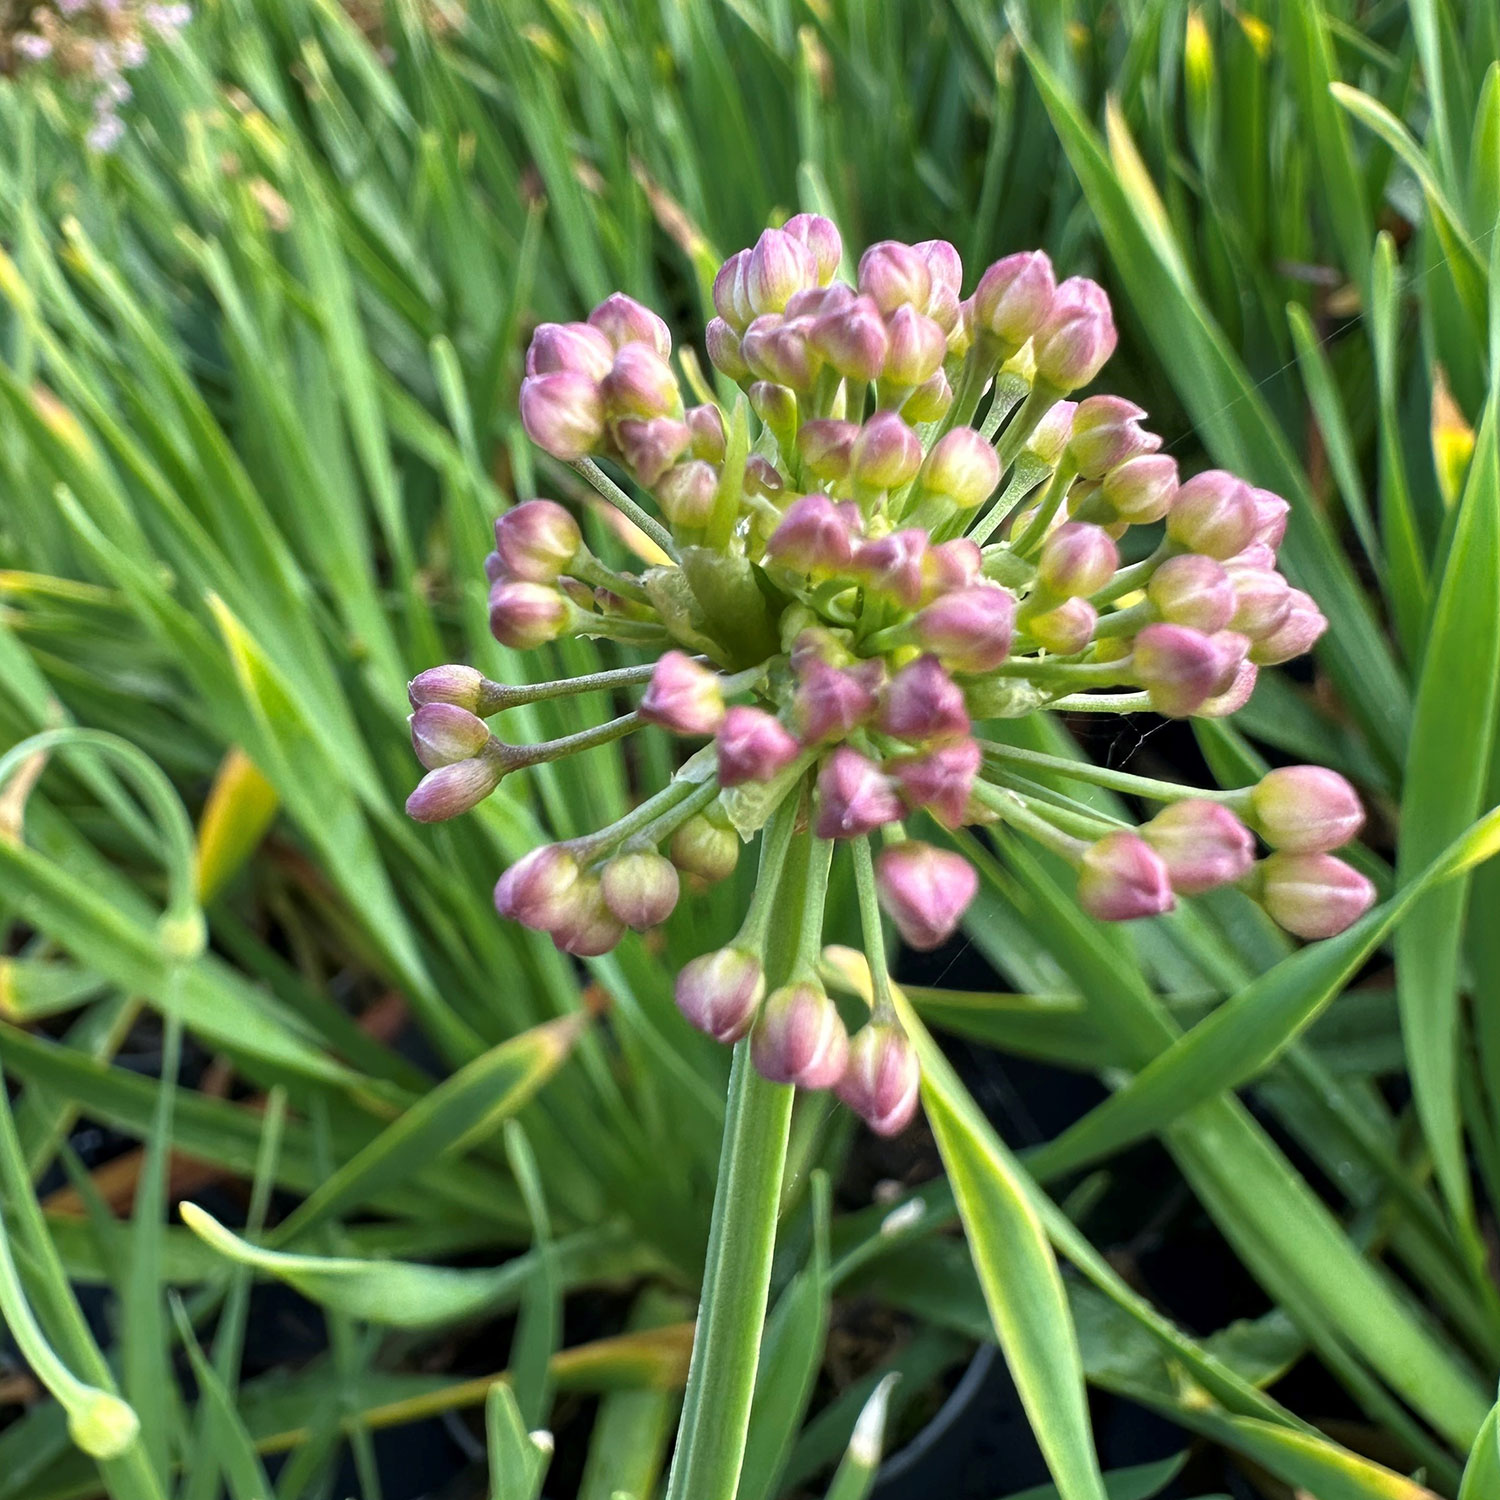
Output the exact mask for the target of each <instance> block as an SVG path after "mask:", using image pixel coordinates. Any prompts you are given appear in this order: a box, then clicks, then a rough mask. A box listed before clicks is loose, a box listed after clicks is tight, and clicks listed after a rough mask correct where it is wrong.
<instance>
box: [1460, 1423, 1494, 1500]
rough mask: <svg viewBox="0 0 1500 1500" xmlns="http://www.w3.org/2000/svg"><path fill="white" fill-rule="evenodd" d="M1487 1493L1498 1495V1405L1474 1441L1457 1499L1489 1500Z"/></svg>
mask: <svg viewBox="0 0 1500 1500" xmlns="http://www.w3.org/2000/svg"><path fill="white" fill-rule="evenodd" d="M1491 1495H1500V1405H1497V1406H1496V1407H1494V1409H1493V1410H1492V1411H1491V1412H1490V1414H1489V1416H1488V1417H1487V1418H1486V1419H1485V1423H1484V1426H1483V1427H1481V1428H1480V1429H1479V1436H1478V1437H1477V1438H1476V1439H1475V1440H1474V1449H1473V1451H1472V1452H1471V1453H1470V1454H1469V1461H1468V1463H1466V1464H1465V1465H1464V1482H1463V1485H1462V1487H1461V1488H1460V1489H1459V1492H1458V1500H1489V1497H1490V1496H1491Z"/></svg>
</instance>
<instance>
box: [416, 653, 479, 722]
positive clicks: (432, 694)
mask: <svg viewBox="0 0 1500 1500" xmlns="http://www.w3.org/2000/svg"><path fill="white" fill-rule="evenodd" d="M484 687H485V677H484V674H483V673H482V672H477V671H475V669H474V668H473V667H466V666H464V665H463V664H462V663H461V662H449V663H448V664H447V665H445V666H441V667H428V668H427V670H426V671H425V672H418V673H417V675H416V676H415V677H413V678H412V680H411V681H410V682H409V683H407V684H406V696H407V700H408V701H409V702H410V703H411V706H412V707H413V708H421V707H422V705H423V704H424V703H452V704H455V705H456V706H457V707H459V708H466V709H468V711H469V712H470V713H478V712H479V709H480V707H481V706H482V705H483V703H484Z"/></svg>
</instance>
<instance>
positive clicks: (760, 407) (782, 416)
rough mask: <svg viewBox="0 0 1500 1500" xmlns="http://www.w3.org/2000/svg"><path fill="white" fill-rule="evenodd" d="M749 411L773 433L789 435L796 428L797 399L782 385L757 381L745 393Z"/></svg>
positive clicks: (767, 381)
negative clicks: (747, 396) (747, 398)
mask: <svg viewBox="0 0 1500 1500" xmlns="http://www.w3.org/2000/svg"><path fill="white" fill-rule="evenodd" d="M747 394H748V395H749V397H750V406H751V409H752V410H753V411H754V412H755V415H756V416H758V417H759V418H760V419H761V421H762V422H764V423H765V424H766V426H767V427H769V428H770V429H771V430H772V432H775V433H787V434H790V433H792V432H794V431H795V430H796V426H797V398H796V396H795V395H794V394H793V393H792V391H791V390H790V389H789V388H788V387H787V386H784V385H776V384H775V383H774V382H773V381H770V380H757V381H756V382H755V383H754V384H753V385H752V386H751V387H750V389H749V391H748V393H747Z"/></svg>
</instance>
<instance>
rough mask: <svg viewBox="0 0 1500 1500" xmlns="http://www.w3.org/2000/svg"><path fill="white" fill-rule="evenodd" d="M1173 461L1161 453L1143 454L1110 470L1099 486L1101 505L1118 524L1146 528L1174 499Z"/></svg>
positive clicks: (1166, 509) (1174, 463)
mask: <svg viewBox="0 0 1500 1500" xmlns="http://www.w3.org/2000/svg"><path fill="white" fill-rule="evenodd" d="M1177 493H1178V486H1177V460H1176V459H1175V458H1168V457H1167V456H1166V454H1165V453H1143V454H1140V455H1138V456H1137V457H1135V458H1127V459H1126V460H1125V462H1124V463H1122V464H1120V465H1118V466H1117V467H1115V468H1113V469H1111V470H1110V471H1109V473H1107V474H1106V475H1105V476H1104V478H1103V480H1102V481H1101V482H1100V485H1099V494H1100V497H1101V498H1102V499H1103V500H1104V502H1105V503H1106V504H1107V505H1108V506H1109V507H1110V509H1111V510H1112V511H1113V512H1114V513H1115V515H1117V516H1118V517H1119V518H1120V519H1121V520H1122V521H1128V522H1129V523H1130V524H1131V525H1132V526H1148V525H1150V524H1151V522H1153V521H1159V520H1161V519H1162V517H1163V516H1165V515H1166V514H1167V513H1168V512H1169V511H1170V510H1171V509H1172V506H1173V504H1174V502H1175V501H1176V499H1177Z"/></svg>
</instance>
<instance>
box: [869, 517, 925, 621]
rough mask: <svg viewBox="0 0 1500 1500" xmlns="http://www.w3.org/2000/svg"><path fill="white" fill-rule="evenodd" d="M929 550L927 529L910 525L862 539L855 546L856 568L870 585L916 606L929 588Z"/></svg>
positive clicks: (903, 603)
mask: <svg viewBox="0 0 1500 1500" xmlns="http://www.w3.org/2000/svg"><path fill="white" fill-rule="evenodd" d="M927 552H928V546H927V533H926V532H925V531H922V530H920V529H919V528H917V527H915V526H908V527H905V528H904V529H902V530H901V531H892V532H890V533H888V534H887V535H886V536H882V537H876V538H875V540H873V541H869V542H862V543H861V544H860V545H859V547H857V548H856V549H855V553H854V571H855V572H856V573H857V574H858V575H859V576H860V578H862V579H863V580H864V583H865V587H866V588H867V589H870V590H872V591H873V592H874V593H877V594H883V595H884V596H885V597H887V598H889V599H894V600H895V601H896V602H897V603H898V604H901V605H904V606H905V607H906V608H907V609H915V608H916V607H917V605H918V604H920V603H921V601H922V595H923V593H924V591H925V589H926V584H927V568H926V564H927Z"/></svg>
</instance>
